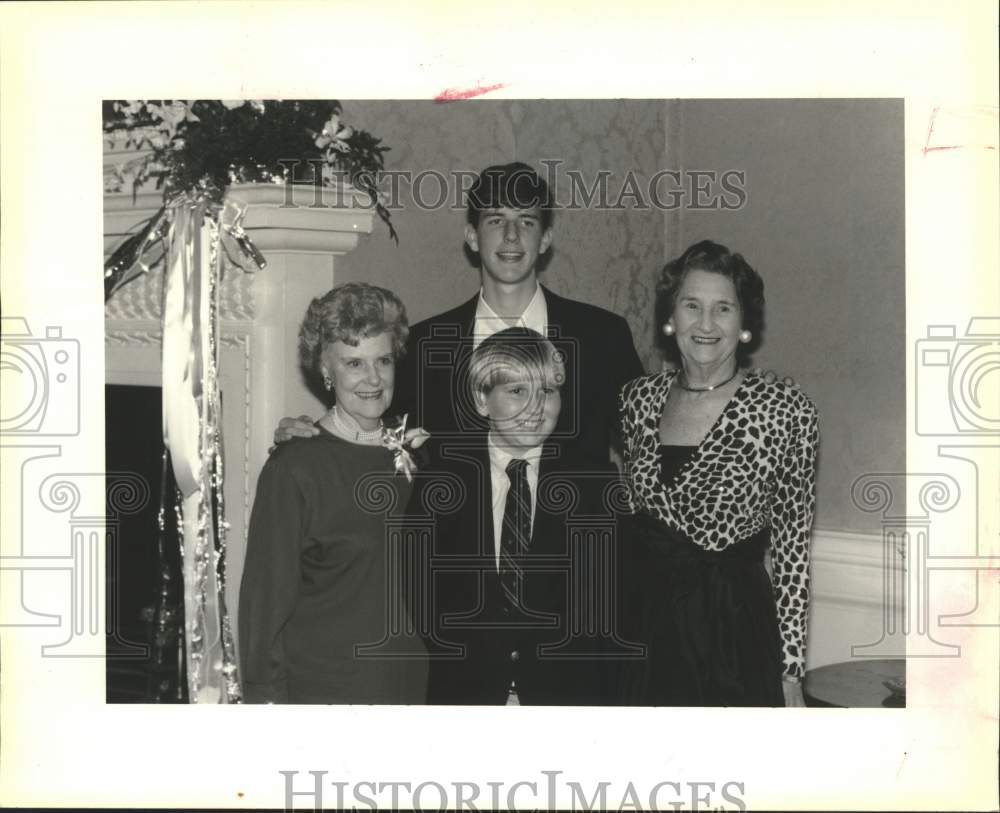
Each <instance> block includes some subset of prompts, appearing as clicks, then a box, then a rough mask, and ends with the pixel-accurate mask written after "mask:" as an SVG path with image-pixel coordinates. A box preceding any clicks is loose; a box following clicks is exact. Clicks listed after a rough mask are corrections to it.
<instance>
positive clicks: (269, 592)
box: [239, 449, 307, 703]
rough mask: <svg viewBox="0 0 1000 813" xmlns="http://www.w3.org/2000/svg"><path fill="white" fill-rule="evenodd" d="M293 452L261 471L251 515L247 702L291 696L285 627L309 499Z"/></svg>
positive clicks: (244, 613)
mask: <svg viewBox="0 0 1000 813" xmlns="http://www.w3.org/2000/svg"><path fill="white" fill-rule="evenodd" d="M291 451H293V450H292V449H288V450H279V452H278V453H277V454H276V456H274V457H272V458H271V459H270V460H268V461H267V463H266V464H265V466H264V469H263V470H262V471H261V474H260V479H259V480H258V483H257V496H256V498H255V499H254V503H253V511H252V513H251V516H250V530H249V537H248V541H247V555H246V561H245V563H244V567H243V580H242V582H241V585H240V609H239V637H240V661H241V667H242V675H241V677H242V683H243V697H244V701H245V702H247V703H284V702H287V701H288V684H287V674H286V670H285V648H284V640H283V630H284V627H285V625H286V624H287V622H288V620H289V619H290V618H291V616H292V613H293V612H294V610H295V606H296V603H297V601H298V596H299V589H300V573H301V564H300V562H301V550H302V540H303V536H304V534H305V529H306V527H307V523H306V514H307V508H306V500H305V495H304V493H303V491H302V489H301V487H300V484H299V481H298V478H297V477H296V476H295V472H294V470H293V468H292V467H291V466H290V465H288V460H289V457H291V455H289V454H288V452H291Z"/></svg>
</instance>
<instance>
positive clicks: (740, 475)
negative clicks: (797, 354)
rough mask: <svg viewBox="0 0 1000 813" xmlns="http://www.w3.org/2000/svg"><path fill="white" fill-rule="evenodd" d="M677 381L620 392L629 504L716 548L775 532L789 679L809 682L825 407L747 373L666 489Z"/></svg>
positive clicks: (655, 380)
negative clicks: (666, 449)
mask: <svg viewBox="0 0 1000 813" xmlns="http://www.w3.org/2000/svg"><path fill="white" fill-rule="evenodd" d="M676 375H677V371H676V370H671V371H668V372H665V373H660V374H658V375H651V376H643V377H641V378H637V379H635V380H633V381H630V382H629V383H628V384H626V385H625V387H624V388H623V389H622V391H621V395H620V397H619V408H620V411H621V421H622V438H623V442H624V458H625V475H626V479H627V481H628V487H629V502H630V506H631V508H632V510H633V512H645V513H648V514H650V515H652V516H654V517H656V518H658V519H660V520H662V521H663V522H665V523H667V524H668V525H670V526H671V527H673V528H676V529H677V530H679V531H681V532H682V533H684V534H685V535H686V536H687V537H688V538H689V539H690V540H691V541H693V542H694V543H695V544H698V545H701V546H702V547H704V548H706V549H708V550H722V549H723V548H726V547H728V546H730V545H735V544H738V543H739V542H740V541H742V540H744V539H747V538H748V537H750V536H752V535H753V534H755V533H756V532H757V531H759V530H761V529H762V528H765V527H769V528H770V529H771V565H772V569H773V574H774V575H773V585H774V591H775V599H776V602H777V608H778V621H779V625H780V632H781V640H782V649H783V655H784V673H785V675H786V676H798V677H801V676H802V675H803V673H804V666H805V640H806V622H807V613H808V609H809V540H810V528H811V526H812V520H813V512H814V509H815V502H816V499H815V485H816V452H817V449H818V446H819V431H818V422H817V415H816V408H815V406H813V403H812V401H810V400H809V398H808V397H807V396H806V395H805V394H804V393H803V392H802V391H801V390H799V389H797V388H796V387H794V386H789V385H787V384H784V383H781V382H778V381H775V382H773V383H768V382H767V381H765V380H764V378H763V377H762V376H760V375H758V374H756V373H748V374H747V375H746V377H745V378H744V379H743V381H742V383H741V384H740V386H739V388H738V389H737V391H736V393H735V394H734V395H733V397H732V399H730V401H729V403H728V404H727V405H726V407H725V409H724V410H723V411H722V414H721V415H720V416H719V418H718V419H717V420H716V422H715V424H714V425H713V426H712V428H711V429H710V430H709V432H708V434H707V435H706V436H705V438H704V440H702V442H701V444H700V445H699V446H698V448H697V451H696V452H695V453H694V456H693V457H692V458H691V460H690V461H689V462H688V463H687V464H686V465H685V466H684V467H683V468H681V470H680V471H679V472H678V473H677V475H676V476H675V477H674V478H673V480H672V481H671V482H669V483H665V482H663V481H662V480H661V477H660V467H659V453H658V450H659V444H660V439H659V423H660V416H661V414H662V412H663V404H664V401H665V399H666V397H667V395H668V393H669V392H670V387H671V385H672V384H673V382H674V380H675V378H676Z"/></svg>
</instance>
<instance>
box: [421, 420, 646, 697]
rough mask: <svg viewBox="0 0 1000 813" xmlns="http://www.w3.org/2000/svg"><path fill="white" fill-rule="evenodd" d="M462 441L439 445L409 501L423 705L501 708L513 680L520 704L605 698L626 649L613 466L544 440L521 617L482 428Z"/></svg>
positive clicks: (619, 498)
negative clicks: (502, 548)
mask: <svg viewBox="0 0 1000 813" xmlns="http://www.w3.org/2000/svg"><path fill="white" fill-rule="evenodd" d="M470 441H471V437H470V436H467V437H466V445H465V446H464V447H463V446H460V445H458V443H457V442H455V441H452V442H445V443H444V444H436V451H435V453H434V455H433V460H434V462H433V463H432V467H433V468H432V469H431V470H425V471H422V472H420V473H418V476H417V478H416V482H415V487H414V491H413V496H412V499H411V501H410V529H411V532H414V533H415V534H416V535H417V536H418V537H419V536H421V534H422V540H423V541H422V544H418V545H416V546H415V547H414V549H415V550H420V551H421V554H420V555H418V556H417V557H416V558H417V559H419V563H418V564H417V566H416V570H417V572H418V574H419V575H418V577H417V578H416V579H412V580H411V593H410V601H411V606H410V613H411V617H412V618H414V619H415V621H416V623H417V626H418V628H421V629H420V631H421V632H422V634H423V635H424V636H425V644H426V646H427V648H428V651H429V656H430V671H429V678H428V698H427V700H428V702H429V703H432V704H467V705H474V704H503V703H505V702H506V701H507V693H508V687H509V686H510V683H511V680H515V681H516V685H517V690H518V695H519V698H520V702H521V703H522V704H525V705H609V704H613V703H614V702H615V699H614V696H613V686H612V680H613V676H614V674H615V670H616V668H617V667H618V665H620V663H621V660H620V659H621V657H622V656H623V655H627V654H628V653H629V652H631V653H633V654H634V647H632V648H630V647H629V646H627V645H626V644H625V643H624V642H623V641H622V640H621V639H620V637H619V636H618V629H617V619H616V615H615V612H614V609H613V608H614V607H615V606H616V595H615V594H616V592H617V590H618V589H619V588H618V586H617V585H618V580H617V577H616V568H617V557H616V551H617V546H618V544H619V542H620V539H619V535H620V534H619V527H618V526H619V519H620V516H621V514H622V513H623V512H624V511H625V505H624V499H623V493H624V492H623V491H622V484H621V482H620V480H619V478H618V473H617V471H616V470H615V468H614V466H612V465H610V464H608V463H604V464H594V463H591V462H588V461H586V460H585V459H584V458H583V457H582V456H581V455H579V454H578V453H573V452H572V451H570V452H566V451H565V450H563V451H562V452H559V451H558V450H557V449H556V448H555V445H554V444H550V445H549V446H548V447H547V448H546V454H545V455H544V456H543V459H542V461H541V463H540V467H539V479H538V486H537V489H536V494H535V517H534V523H533V526H532V539H531V544H530V548H529V553H528V554H527V556H526V557H525V558H524V560H523V561H522V565H523V569H524V574H525V575H524V583H525V596H524V601H523V606H524V608H525V612H524V613H519V612H517V610H512V609H511V608H510V606H509V604H508V602H507V601H506V599H505V597H504V595H503V593H502V591H501V587H500V580H499V576H498V574H497V570H496V564H495V545H494V530H493V513H492V507H491V504H492V487H491V482H490V465H489V457H488V452H487V450H486V447H485V436H484V435H479V436H478V437H477V438H476V441H477V442H476V443H474V444H471V445H470ZM421 528H422V529H423V532H422V531H421Z"/></svg>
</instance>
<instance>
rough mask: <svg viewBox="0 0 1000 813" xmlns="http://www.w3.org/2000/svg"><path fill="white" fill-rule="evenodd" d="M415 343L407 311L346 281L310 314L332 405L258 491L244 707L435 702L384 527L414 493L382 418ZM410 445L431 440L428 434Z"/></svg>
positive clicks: (309, 332)
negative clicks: (399, 363) (409, 342)
mask: <svg viewBox="0 0 1000 813" xmlns="http://www.w3.org/2000/svg"><path fill="white" fill-rule="evenodd" d="M407 333H408V326H407V321H406V311H405V309H404V307H403V303H402V302H400V301H399V299H398V298H397V297H396V295H395V294H393V293H392V292H391V291H388V290H386V289H384V288H377V287H375V286H372V285H365V284H362V283H347V284H345V285H341V286H338V287H336V288H334V289H333V290H332V291H330V292H329V293H328V294H326V296H323V297H321V298H317V299H314V300H313V301H312V303H311V304H310V306H309V310H308V312H307V314H306V317H305V320H304V321H303V323H302V328H301V330H300V333H299V340H300V354H301V357H302V363H303V367H304V368H305V369H306V370H307V371H310V372H312V373H314V374H315V375H316V376H317V378H319V379H321V380H322V381H323V385H324V387H325V388H326V389H327V390H329V391H332V392H333V394H334V398H335V404H334V406H333V408H332V409H331V410H330V411H329V412H327V413H326V415H324V416H323V417H322V418H321V419H320V420H319V421H317V424H316V425H317V426H318V428H319V430H320V432H319V434H318V435H316V436H314V437H309V438H296V439H294V440H292V441H290V442H288V443H285V444H282V446H281V447H280V448H279V449H278V450H277V451H275V452H274V454H272V455H271V457H270V459H269V460H268V461H267V464H266V465H265V466H264V469H263V471H262V472H261V475H260V480H259V482H258V485H257V497H256V499H255V500H254V505H253V513H252V516H251V519H250V532H249V542H248V548H247V558H246V565H245V569H244V572H243V582H242V585H241V591H240V613H239V632H240V656H241V665H242V678H243V688H244V698H245V700H246V701H247V702H250V703H264V702H273V703H422V702H424V700H425V696H426V689H427V663H426V650H425V648H424V645H423V643H422V642H421V639H420V638H419V636H417V635H416V634H415V633H414V632H412V624H410V623H409V622H408V618H407V616H406V610H405V608H404V603H403V600H402V595H401V590H400V587H399V586H398V585H397V584H395V583H394V581H393V580H391V579H390V578H389V574H390V573H393V572H397V569H396V567H395V566H394V564H393V561H392V559H393V556H394V555H395V554H394V551H393V547H392V545H393V542H392V540H393V538H394V534H392V533H391V532H390V531H391V529H390V528H389V527H387V518H388V514H389V513H390V512H393V511H394V512H396V513H397V514H401V513H402V512H403V510H404V507H405V506H406V503H407V500H408V498H409V494H410V484H409V482H408V478H406V477H404V476H402V474H398V473H397V472H396V460H395V457H394V453H393V452H392V451H391V450H390V449H389V448H387V447H386V445H385V440H386V438H385V435H384V433H383V426H382V415H383V413H384V412H385V411H386V409H388V407H389V404H390V402H391V401H392V392H393V383H394V378H395V365H396V360H397V359H398V358H399V357H400V355H401V354H402V352H403V348H404V346H405V342H406V337H407ZM409 437H410V439H411V441H412V443H413V446H417V445H419V444H420V443H421V442H422V440H423V434H422V433H421V432H420V431H419V430H414V431H411V432H410V433H409ZM371 489H375V491H372V490H371ZM386 489H388V490H389V491H388V492H387V490H386ZM376 492H378V494H377V498H376ZM389 492H391V494H389V497H390V498H389V499H385V497H386V495H387V493H389ZM366 493H368V494H369V495H370V496H372V498H371V499H367V498H366V496H365V494H366ZM395 536H398V535H395Z"/></svg>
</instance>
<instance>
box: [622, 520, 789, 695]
mask: <svg viewBox="0 0 1000 813" xmlns="http://www.w3.org/2000/svg"><path fill="white" fill-rule="evenodd" d="M769 534H770V532H769V529H767V528H765V529H763V530H762V531H760V532H759V533H757V534H755V535H754V536H753V537H751V538H749V539H745V540H742V541H740V542H738V543H736V544H734V545H730V546H729V547H727V548H726V549H724V550H722V551H708V550H705V549H704V548H701V547H699V546H698V545H696V544H694V543H693V542H691V541H690V540H689V539H688V538H687V537H686V536H684V534H682V533H681V532H680V531H677V530H675V529H673V528H671V527H669V526H668V525H666V524H665V523H663V522H661V521H659V520H658V519H655V518H653V517H651V516H648V515H646V514H640V515H637V516H636V517H634V519H633V523H632V533H631V534H630V535H629V536H630V537H631V542H632V544H631V545H630V546H629V547H630V553H631V554H632V555H630V556H628V557H627V559H628V560H629V561H628V562H627V563H626V564H625V565H624V567H623V569H624V572H623V576H624V577H625V583H624V587H625V588H626V589H625V590H624V591H623V594H624V595H625V596H628V597H629V598H628V600H627V602H626V604H625V606H624V619H623V620H624V627H625V632H626V635H627V637H628V638H629V639H630V640H632V641H636V642H638V643H641V644H643V645H644V646H645V647H646V653H645V657H643V658H640V659H637V660H635V661H632V662H629V663H627V664H625V665H624V666H623V667H622V671H621V676H620V682H619V693H620V698H621V701H622V702H623V703H624V704H626V705H637V706H783V705H784V704H785V701H784V694H783V692H782V689H781V676H782V670H783V665H782V654H781V638H780V634H779V629H778V616H777V610H776V608H775V603H774V593H773V590H772V588H771V582H770V579H769V578H768V575H767V571H766V570H765V569H764V554H765V552H766V550H767V547H768V544H769Z"/></svg>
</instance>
